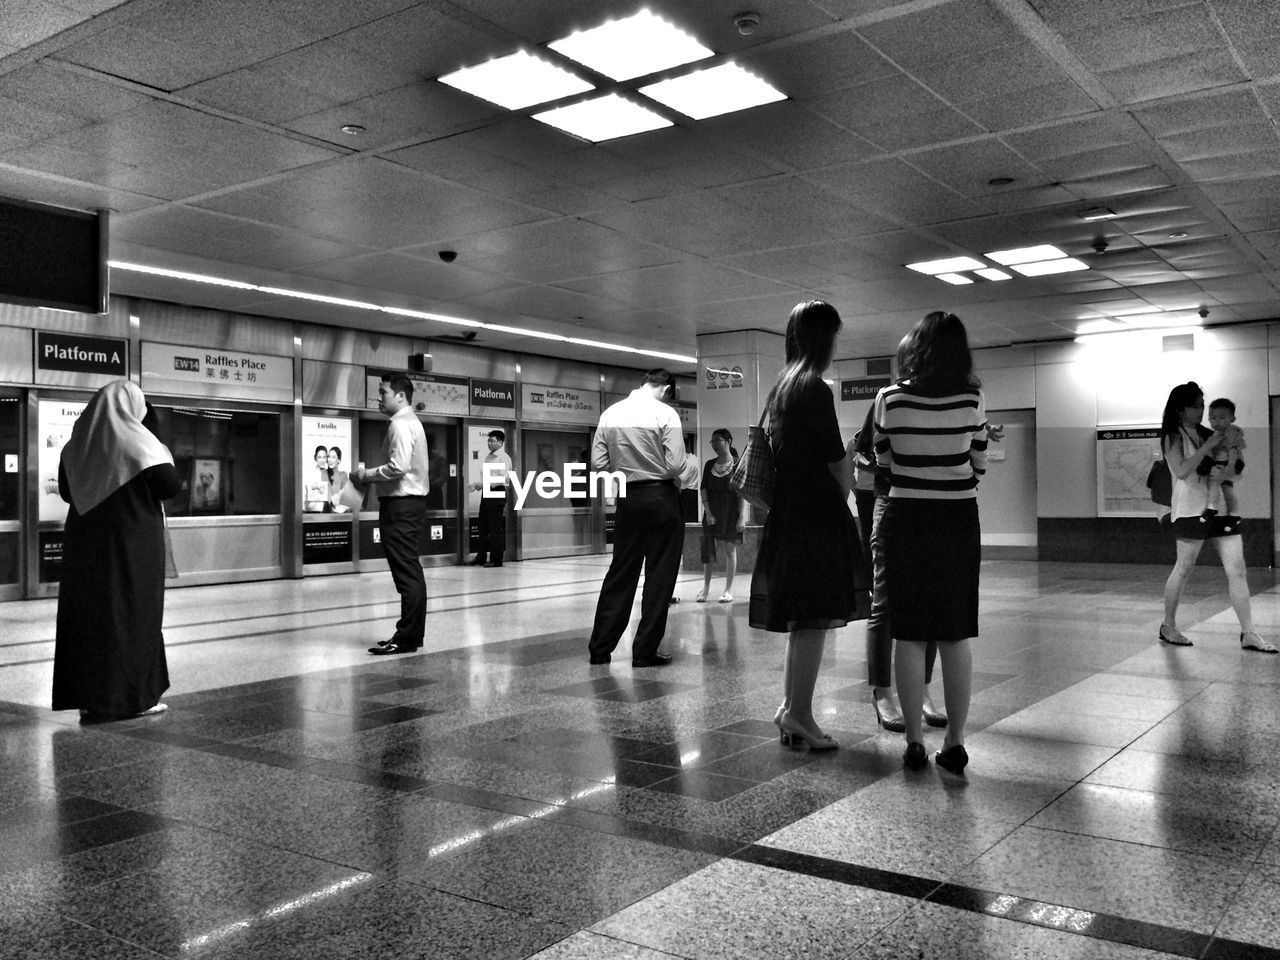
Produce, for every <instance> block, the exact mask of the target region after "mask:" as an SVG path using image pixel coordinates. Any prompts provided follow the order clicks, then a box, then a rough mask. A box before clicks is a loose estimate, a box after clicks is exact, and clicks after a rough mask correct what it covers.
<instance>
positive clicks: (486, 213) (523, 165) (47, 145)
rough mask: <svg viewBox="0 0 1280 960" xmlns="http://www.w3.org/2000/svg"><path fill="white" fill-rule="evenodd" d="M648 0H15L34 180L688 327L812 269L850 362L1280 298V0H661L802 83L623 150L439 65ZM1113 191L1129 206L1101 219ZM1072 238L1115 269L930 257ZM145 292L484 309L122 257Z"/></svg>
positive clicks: (510, 309)
mask: <svg viewBox="0 0 1280 960" xmlns="http://www.w3.org/2000/svg"><path fill="white" fill-rule="evenodd" d="M642 5H643V4H642V3H641V0H625V2H623V0H434V2H420V3H415V2H410V0H254V2H248V0H200V2H198V3H196V2H190V0H126V2H113V0H58V2H53V0H26V2H24V3H18V4H3V5H0V117H2V118H3V123H0V193H3V194H7V195H10V196H15V197H20V198H26V199H32V200H41V201H45V202H50V203H57V204H63V205H68V206H75V207H105V208H109V209H110V210H111V211H112V231H111V232H112V247H111V256H112V259H114V260H119V261H127V262H135V263H142V264H147V265H152V266H159V267H165V268H171V269H178V270H184V271H192V272H198V273H203V274H209V275H214V276H219V277H228V278H232V279H237V280H242V281H247V282H249V283H253V284H258V285H265V286H276V287H285V288H292V289H300V290H306V291H309V292H313V293H319V294H325V295H329V296H337V297H346V298H351V299H356V300H362V301H373V302H376V303H379V304H383V305H387V306H395V307H409V308H413V309H420V310H428V311H433V312H439V313H443V314H448V315H451V316H458V317H463V318H469V319H474V320H481V321H487V322H497V323H504V324H510V325H513V326H520V327H527V328H532V329H537V330H542V331H547V332H552V333H560V334H568V335H574V336H580V337H590V338H593V339H597V340H603V341H607V342H615V343H619V344H625V345H630V346H639V347H645V348H649V349H656V350H664V351H669V352H672V353H677V354H686V355H688V354H692V353H693V352H694V349H695V341H696V336H697V335H698V334H704V333H710V332H719V331H731V330H741V329H745V328H764V329H780V327H781V325H782V323H783V322H784V320H785V317H786V314H787V312H788V310H789V309H790V307H791V306H792V305H794V304H795V303H796V302H797V301H798V300H800V299H807V298H810V297H822V298H824V299H828V300H830V301H832V302H833V303H834V304H836V306H837V307H838V308H839V309H840V311H841V313H842V315H843V316H844V319H845V330H844V333H843V334H842V339H841V343H840V350H839V355H840V356H844V357H856V356H872V355H882V354H886V353H890V352H892V350H893V348H894V347H895V346H896V344H897V341H898V338H899V337H900V336H901V334H902V333H903V332H905V330H906V329H907V328H908V327H909V326H910V325H911V324H912V323H913V322H915V320H917V319H918V318H919V317H920V316H921V315H922V314H923V313H924V312H926V311H928V310H931V309H935V308H938V307H946V308H948V309H951V310H954V311H955V312H957V313H958V314H960V316H962V317H963V318H964V319H965V320H966V322H967V324H968V326H969V329H970V334H971V337H972V339H973V341H974V343H975V344H976V345H982V346H998V345H1003V344H1009V343H1020V342H1029V341H1041V340H1052V339H1061V338H1064V337H1070V336H1073V335H1074V334H1075V332H1076V329H1077V327H1078V326H1079V325H1080V323H1081V322H1083V321H1085V320H1088V319H1091V318H1098V317H1103V316H1109V315H1115V314H1122V313H1129V312H1132V311H1134V310H1142V309H1146V308H1149V307H1160V308H1162V309H1163V310H1165V311H1174V312H1179V311H1180V312H1181V313H1178V314H1177V315H1178V316H1182V317H1192V316H1194V315H1195V314H1196V312H1197V311H1199V310H1201V309H1207V310H1208V311H1209V317H1208V320H1207V322H1208V323H1210V324H1214V323H1239V322H1246V321H1259V320H1265V319H1274V318H1277V317H1280V307H1278V304H1280V297H1278V295H1277V285H1278V283H1280V139H1278V136H1277V128H1276V123H1275V118H1276V117H1277V115H1280V3H1276V2H1273V0H1190V2H1188V0H910V2H894V0H758V2H753V0H725V2H722V0H650V2H649V3H648V4H647V6H648V8H649V9H652V10H653V11H654V12H656V13H659V14H660V15H662V16H664V17H665V18H666V19H668V20H669V21H671V22H672V23H675V24H677V25H679V26H681V27H682V28H684V29H685V30H687V31H689V32H690V33H692V34H693V35H694V36H695V37H696V38H697V39H698V40H699V41H701V42H702V43H703V44H704V45H705V46H707V47H709V48H711V49H712V50H713V51H715V53H716V54H717V56H718V58H719V59H720V60H731V61H733V62H735V63H739V64H741V65H742V66H744V67H746V68H748V69H749V70H751V71H752V72H754V73H756V74H757V75H758V76H761V77H763V78H765V79H767V80H769V81H770V82H771V83H773V84H774V85H775V86H777V87H778V88H779V89H780V90H781V91H782V92H784V93H785V94H786V95H787V96H788V98H789V99H788V100H786V101H785V102H782V103H777V104H773V105H769V106H764V107H758V108H755V109H752V110H747V111H743V112H740V113H735V114H729V115H725V116H721V117H717V118H712V119H708V120H702V121H696V122H695V121H692V120H687V119H680V120H679V122H677V124H676V126H674V127H671V128H667V129H664V130H659V131H655V132H652V133H648V134H641V135H638V136H634V137H628V138H624V139H620V140H615V141H610V142H605V143H601V144H596V145H592V144H589V143H586V142H583V141H580V140H577V139H574V138H572V137H570V136H567V135H565V134H562V133H559V132H557V131H555V130H552V129H550V128H548V127H546V126H544V125H542V124H540V123H538V122H537V121H535V120H532V119H530V118H529V116H528V114H529V113H531V112H533V111H532V110H525V111H523V112H516V113H512V112H510V111H507V110H504V109H501V108H498V107H496V106H494V105H492V104H488V103H486V102H484V101H481V100H478V99H475V98H473V97H470V96H468V95H466V94H463V93H460V92H457V91H455V90H453V89H451V88H449V87H447V86H445V85H444V84H441V83H439V82H437V81H436V80H435V78H436V77H439V76H441V75H443V74H446V73H448V72H450V71H452V70H454V69H456V68H459V67H463V66H470V65H472V64H476V63H479V62H481V61H484V60H487V59H489V58H492V57H496V56H501V55H504V54H507V53H511V52H513V51H515V50H516V49H519V48H521V47H524V48H535V47H540V46H542V45H544V44H546V43H547V42H549V41H552V40H555V39H557V38H559V37H562V36H564V35H566V34H568V33H569V32H571V31H572V30H575V29H581V28H586V27H591V26H595V25H597V24H599V23H601V22H603V21H604V20H607V19H611V18H614V17H619V16H626V15H629V14H631V13H634V12H635V11H636V10H638V9H640V8H641V7H642ZM744 8H746V9H752V10H754V11H755V12H757V13H758V14H759V16H760V21H761V22H760V26H759V29H758V30H757V31H756V32H755V33H753V34H751V35H750V36H742V35H740V34H739V33H738V31H737V30H736V29H735V28H734V24H733V19H734V15H735V14H737V13H739V12H741V10H743V9H744ZM587 76H588V78H589V79H592V80H594V81H597V82H601V78H599V77H598V76H595V75H590V74H588V75H587ZM605 85H607V84H605ZM349 124H357V125H359V126H361V127H364V128H365V132H364V133H363V134H361V135H359V136H355V137H353V136H350V135H348V134H346V133H344V132H342V130H341V128H342V127H343V126H344V125H349ZM997 178H1011V179H1012V182H1011V183H1008V184H1005V185H993V184H992V183H991V182H990V181H992V180H993V179H997ZM1098 206H1103V207H1108V208H1110V209H1112V210H1114V211H1115V213H1116V214H1117V217H1116V218H1115V219H1111V220H1105V221H1098V222H1086V221H1084V220H1082V219H1081V217H1080V212H1081V211H1082V210H1083V209H1084V208H1087V207H1098ZM1042 243H1049V244H1055V245H1057V246H1059V247H1060V248H1061V249H1062V250H1063V251H1065V252H1066V253H1068V254H1070V255H1072V256H1076V257H1079V258H1080V259H1081V260H1083V261H1085V262H1086V263H1087V264H1088V265H1089V267H1090V269H1089V270H1087V271H1082V272H1078V273H1069V274H1063V275H1059V276H1049V277H1043V278H1035V279H1032V278H1018V279H1015V280H1011V281H1008V282H1001V283H993V282H979V283H974V284H972V285H970V286H963V287H954V286H948V285H946V284H944V283H942V282H941V281H939V280H936V279H934V278H931V277H926V276H920V275H916V274H913V273H911V272H910V271H907V270H906V269H904V267H903V265H904V264H906V263H909V262H915V261H921V260H929V259H934V258H939V257H947V256H956V255H961V254H969V255H975V254H976V255H980V254H982V253H984V252H986V251H990V250H995V249H1002V248H1008V247H1017V246H1027V245H1033V244H1042ZM1104 245H1105V249H1102V251H1101V252H1096V250H1095V248H1102V247H1103V246H1104ZM441 250H452V251H456V252H457V259H456V261H454V262H453V263H449V264H446V263H444V262H442V261H441V260H440V259H439V256H438V253H439V251H441ZM112 290H113V292H114V293H120V294H125V295H136V296H145V297H153V298H158V299H163V300H172V301H178V302H183V303H191V304H197V305H204V306H209V307H216V308H220V309H229V310H237V311H243V312H248V313H256V314H263V315H268V316H278V317H286V318H295V319H301V320H310V321H314V322H320V323H335V324H341V325H344V326H354V327H358V328H365V329H370V330H376V331H380V332H385V333H397V334H404V335H411V336H415V337H419V338H425V339H432V338H435V337H438V336H440V335H443V334H450V333H460V332H463V331H462V330H461V329H459V328H454V327H450V326H449V325H447V324H440V323H434V322H431V321H424V320H420V319H410V318H402V317H395V316H392V315H389V314H383V313H370V312H366V311H359V310H352V309H349V308H345V307H337V306H330V305H323V304H315V303H307V302H299V301H297V300H290V299H284V298H279V297H273V296H268V295H265V294H263V293H261V292H259V291H253V290H249V291H246V290H235V289H229V288H223V287H215V286H208V285H203V284H193V283H190V282H186V281H177V280H171V279H164V278H157V277H149V276H145V275H141V274H136V273H126V272H122V271H114V272H113V276H112ZM476 342H477V344H478V345H481V346H486V345H487V346H492V347H497V348H515V349H531V350H534V351H536V352H551V351H550V350H548V349H546V348H545V342H544V344H543V346H542V347H541V348H540V347H539V345H538V344H537V342H536V341H523V340H521V338H519V337H518V336H516V335H514V334H506V333H501V332H495V331H489V330H483V331H481V332H480V334H479V337H478V339H477V341H476ZM554 352H556V353H558V354H561V355H565V356H579V357H585V358H591V359H598V360H606V361H608V362H620V361H623V360H624V359H625V358H624V357H623V356H621V355H609V354H606V353H602V352H600V351H596V350H591V349H587V348H580V347H574V346H571V345H559V344H557V345H556V346H555V349H554ZM635 365H645V363H644V362H639V363H636V364H635ZM673 366H676V367H679V366H680V365H679V364H673Z"/></svg>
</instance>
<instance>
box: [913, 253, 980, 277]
mask: <svg viewBox="0 0 1280 960" xmlns="http://www.w3.org/2000/svg"><path fill="white" fill-rule="evenodd" d="M985 266H986V264H985V263H983V262H982V261H981V260H975V259H973V257H950V258H948V259H946V260H922V261H920V262H919V263H908V264H907V269H908V270H914V271H915V272H916V273H927V274H928V275H929V276H931V277H934V276H937V275H938V274H940V273H955V272H956V271H957V270H977V269H978V268H979V267H985Z"/></svg>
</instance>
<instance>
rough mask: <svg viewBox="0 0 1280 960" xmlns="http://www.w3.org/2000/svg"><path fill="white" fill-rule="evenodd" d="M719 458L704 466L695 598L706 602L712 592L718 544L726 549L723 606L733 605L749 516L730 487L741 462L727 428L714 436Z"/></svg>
mask: <svg viewBox="0 0 1280 960" xmlns="http://www.w3.org/2000/svg"><path fill="white" fill-rule="evenodd" d="M711 449H712V450H714V451H715V452H716V455H715V459H713V460H708V461H707V462H706V463H705V464H703V467H702V484H701V486H702V591H701V592H700V593H699V594H698V595H697V596H696V597H695V598H694V599H695V600H697V601H698V603H704V602H706V599H707V597H708V595H710V593H711V573H712V569H711V565H712V564H713V563H714V562H715V559H716V541H717V540H718V541H720V544H721V546H722V547H723V548H724V593H722V594H720V602H721V603H733V577H734V574H735V573H737V571H738V544H740V543H741V542H742V532H743V529H744V528H745V526H746V522H747V517H746V513H745V511H744V510H743V505H742V498H741V497H739V496H738V495H737V494H736V493H734V492H733V490H731V489H730V488H729V474H731V473H732V472H733V467H734V465H735V464H736V463H737V462H738V451H737V450H735V449H733V434H731V433H730V432H729V431H728V430H726V429H725V428H724V427H720V428H719V429H717V430H713V431H712V433H711Z"/></svg>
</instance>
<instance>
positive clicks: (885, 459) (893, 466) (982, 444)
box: [874, 383, 987, 500]
mask: <svg viewBox="0 0 1280 960" xmlns="http://www.w3.org/2000/svg"><path fill="white" fill-rule="evenodd" d="M874 411H875V414H874V416H875V451H876V460H877V462H878V463H879V465H880V466H881V467H885V466H887V467H888V468H889V472H890V476H891V477H892V482H893V488H892V489H891V490H890V491H889V496H891V497H912V498H916V499H926V500H964V499H968V498H972V497H976V496H977V487H978V479H979V478H980V477H981V476H982V475H983V474H984V473H986V470H987V402H986V399H985V398H984V397H983V395H982V391H981V390H979V389H978V388H977V387H972V388H970V389H967V390H965V391H963V392H961V393H954V394H950V395H948V396H942V397H934V396H927V395H925V394H923V393H917V392H915V391H913V390H912V387H911V385H910V383H907V384H894V385H893V386H889V387H885V388H884V389H883V390H881V391H880V393H879V394H878V395H877V396H876V402H875V407H874Z"/></svg>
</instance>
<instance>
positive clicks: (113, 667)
mask: <svg viewBox="0 0 1280 960" xmlns="http://www.w3.org/2000/svg"><path fill="white" fill-rule="evenodd" d="M181 487H182V481H181V480H180V479H179V477H178V471H177V470H176V469H175V468H174V466H173V465H172V464H169V463H163V464H157V465H156V466H153V467H149V468H148V469H146V470H144V471H142V473H140V474H138V475H137V476H136V477H134V478H133V479H132V480H130V481H129V482H128V483H126V484H125V485H124V486H122V487H120V488H119V489H118V490H116V491H115V493H113V494H111V496H109V497H107V499H106V500H104V501H102V502H101V503H99V504H98V505H97V506H95V507H94V508H93V509H92V510H90V511H89V512H88V513H86V514H83V515H82V514H81V513H80V512H79V511H78V510H76V508H75V505H74V504H72V506H71V509H70V512H69V513H68V515H67V525H66V532H65V535H64V538H63V547H62V580H61V585H60V587H59V592H58V632H57V640H56V644H55V646H54V654H53V709H54V710H74V709H76V708H79V709H81V710H87V711H89V712H90V713H94V714H102V715H107V716H126V715H129V714H134V713H141V712H142V711H143V710H148V709H150V708H151V707H153V706H155V705H156V703H157V702H159V700H160V695H161V694H163V693H164V691H165V690H167V689H168V688H169V669H168V666H167V664H166V662H165V656H164V637H163V636H162V635H161V632H160V627H161V623H162V621H163V619H164V514H163V513H162V511H161V508H160V501H161V500H167V499H168V498H169V497H172V496H174V495H175V494H176V493H177V492H178V491H179V490H180V489H181ZM58 492H59V493H60V494H61V495H62V499H63V500H66V501H67V502H68V503H71V491H70V488H69V487H68V486H67V477H66V473H65V471H64V470H63V468H62V467H59V469H58Z"/></svg>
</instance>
